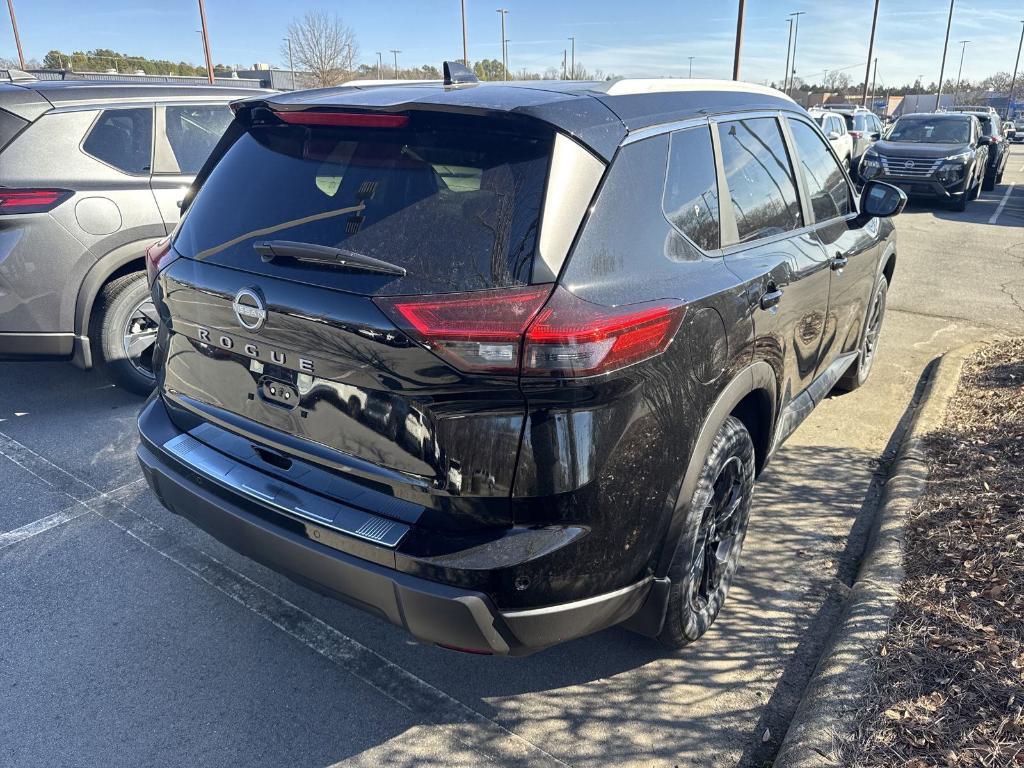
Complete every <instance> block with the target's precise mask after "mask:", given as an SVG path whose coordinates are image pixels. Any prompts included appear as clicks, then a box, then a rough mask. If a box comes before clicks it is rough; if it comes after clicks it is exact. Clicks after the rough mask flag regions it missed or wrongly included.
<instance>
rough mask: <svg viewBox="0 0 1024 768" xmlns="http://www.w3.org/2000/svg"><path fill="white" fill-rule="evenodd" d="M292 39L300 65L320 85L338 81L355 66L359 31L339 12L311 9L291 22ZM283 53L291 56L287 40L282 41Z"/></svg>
mask: <svg viewBox="0 0 1024 768" xmlns="http://www.w3.org/2000/svg"><path fill="white" fill-rule="evenodd" d="M288 39H289V40H291V44H292V58H293V59H294V61H295V67H296V69H303V70H305V71H307V72H309V73H310V75H312V79H313V82H314V84H315V86H316V87H319V88H322V87H326V86H329V85H338V84H339V83H341V82H342V81H343V80H344V79H345V76H346V75H347V74H349V73H350V72H352V71H353V70H354V69H355V66H356V64H355V60H356V57H357V56H358V55H359V44H358V43H357V42H356V35H355V32H353V31H352V28H351V27H348V26H346V25H345V24H344V23H343V22H342V20H341V18H340V17H339V16H338V15H337V14H333V13H328V12H327V11H323V10H317V11H309V12H307V13H306V15H305V16H303V17H302V18H301V19H295V20H294V21H292V23H291V24H289V25H288ZM281 54H282V57H283V58H284V59H285V60H287V58H288V45H287V43H285V44H284V45H282V47H281Z"/></svg>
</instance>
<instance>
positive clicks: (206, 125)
mask: <svg viewBox="0 0 1024 768" xmlns="http://www.w3.org/2000/svg"><path fill="white" fill-rule="evenodd" d="M231 118H232V114H231V108H230V107H228V105H227V104H226V103H224V102H221V103H213V104H159V105H157V107H156V123H155V127H156V131H155V146H154V152H153V177H152V179H151V184H152V187H153V194H154V195H155V196H156V201H157V205H158V206H159V207H160V216H161V218H162V219H163V222H164V227H165V228H166V230H167V231H168V232H170V231H171V230H172V229H174V227H175V225H176V224H177V223H178V218H179V216H180V207H179V204H180V203H181V201H182V200H183V199H184V198H185V193H186V192H187V191H188V188H189V185H190V184H191V183H192V180H193V179H195V176H196V173H198V172H199V169H200V168H201V167H202V165H203V163H205V162H206V158H207V157H209V156H210V153H211V152H212V151H213V148H214V147H215V146H216V144H217V142H218V141H220V137H221V136H222V135H223V134H224V131H225V129H226V128H227V127H228V125H229V124H230V123H231Z"/></svg>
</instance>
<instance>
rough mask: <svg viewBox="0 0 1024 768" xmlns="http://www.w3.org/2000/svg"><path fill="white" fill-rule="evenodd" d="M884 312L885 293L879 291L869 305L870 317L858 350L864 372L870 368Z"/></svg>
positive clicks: (880, 331)
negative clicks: (861, 344) (862, 341)
mask: <svg viewBox="0 0 1024 768" xmlns="http://www.w3.org/2000/svg"><path fill="white" fill-rule="evenodd" d="M884 314H885V294H884V293H883V292H882V291H879V292H878V293H877V294H876V295H875V301H874V303H873V304H872V305H871V317H870V319H869V320H868V327H867V329H866V330H865V331H864V345H863V347H862V349H861V351H860V367H861V370H862V371H864V372H865V373H866V372H867V371H869V370H871V364H872V363H873V362H874V361H875V352H876V350H877V349H878V337H879V335H880V334H881V333H882V315H884Z"/></svg>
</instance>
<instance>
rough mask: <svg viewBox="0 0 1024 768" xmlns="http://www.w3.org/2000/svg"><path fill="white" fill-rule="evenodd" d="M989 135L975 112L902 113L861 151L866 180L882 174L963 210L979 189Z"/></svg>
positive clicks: (913, 193) (912, 192) (913, 192)
mask: <svg viewBox="0 0 1024 768" xmlns="http://www.w3.org/2000/svg"><path fill="white" fill-rule="evenodd" d="M989 142H990V139H989V137H987V136H984V135H983V134H982V132H981V124H980V123H979V122H978V118H977V117H975V116H974V115H960V114H953V113H947V112H938V113H922V114H911V115H904V116H903V117H901V118H899V119H898V120H897V121H896V122H895V123H894V124H893V125H892V127H891V128H890V129H889V131H888V133H886V135H885V138H884V139H883V140H882V141H879V142H877V143H876V144H875V145H874V146H873V147H872V148H871V149H869V150H868V151H867V152H865V153H864V160H863V162H862V163H861V166H860V174H861V177H862V178H863V179H865V180H871V179H884V180H885V181H887V182H890V183H892V184H895V185H896V186H898V187H899V188H900V189H902V190H903V191H904V192H906V193H907V194H909V195H911V196H920V197H931V198H939V199H941V200H946V201H948V202H949V204H950V206H951V207H952V208H953V210H956V211H963V210H966V208H967V203H968V202H969V201H971V200H974V199H976V198H977V197H978V195H979V194H980V193H981V187H982V184H983V183H984V180H985V171H986V168H987V167H988V147H989Z"/></svg>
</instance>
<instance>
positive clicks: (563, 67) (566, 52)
mask: <svg viewBox="0 0 1024 768" xmlns="http://www.w3.org/2000/svg"><path fill="white" fill-rule="evenodd" d="M568 56H569V51H567V50H566V49H565V48H563V49H562V79H563V80H568V79H569V78H568V77H566V72H565V63H566V61H567V60H568Z"/></svg>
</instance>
